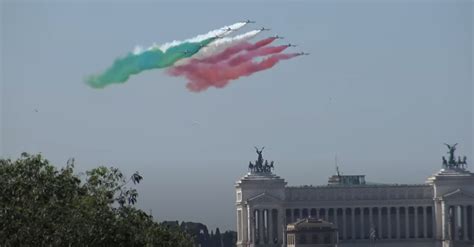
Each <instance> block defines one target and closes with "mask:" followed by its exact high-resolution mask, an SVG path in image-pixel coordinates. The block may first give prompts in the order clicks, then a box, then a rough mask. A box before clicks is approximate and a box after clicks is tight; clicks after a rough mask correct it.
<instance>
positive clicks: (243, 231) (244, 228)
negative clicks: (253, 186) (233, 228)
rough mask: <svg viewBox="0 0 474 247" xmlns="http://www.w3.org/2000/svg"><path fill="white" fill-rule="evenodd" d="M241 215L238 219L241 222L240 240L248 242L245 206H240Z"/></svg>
mask: <svg viewBox="0 0 474 247" xmlns="http://www.w3.org/2000/svg"><path fill="white" fill-rule="evenodd" d="M241 212H242V213H241V216H242V218H241V219H240V222H242V230H241V233H242V237H241V239H240V240H241V241H242V243H247V242H248V215H247V206H242V211H241Z"/></svg>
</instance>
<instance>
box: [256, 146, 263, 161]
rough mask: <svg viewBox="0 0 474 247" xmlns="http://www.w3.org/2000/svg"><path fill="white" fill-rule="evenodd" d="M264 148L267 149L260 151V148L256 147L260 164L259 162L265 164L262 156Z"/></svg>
mask: <svg viewBox="0 0 474 247" xmlns="http://www.w3.org/2000/svg"><path fill="white" fill-rule="evenodd" d="M264 148H265V147H262V149H260V150H258V148H257V147H255V151H256V152H257V154H258V162H259V163H260V162H262V163H263V155H262V152H263V149H264Z"/></svg>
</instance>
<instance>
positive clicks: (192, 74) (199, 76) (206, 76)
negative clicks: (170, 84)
mask: <svg viewBox="0 0 474 247" xmlns="http://www.w3.org/2000/svg"><path fill="white" fill-rule="evenodd" d="M259 46H260V48H257V49H254V50H251V51H248V52H244V53H242V54H239V55H236V56H234V57H233V58H231V59H228V60H224V61H221V62H220V63H212V64H210V63H201V62H199V60H197V59H195V60H192V61H190V62H189V63H188V64H185V65H182V66H176V67H173V68H170V69H169V70H168V71H167V72H168V74H169V75H172V76H180V75H184V76H186V77H188V79H190V81H197V80H211V81H212V80H217V79H214V78H220V77H222V76H223V75H222V74H219V71H228V70H231V69H232V68H233V67H236V66H238V65H240V64H242V63H245V62H247V61H251V60H252V59H254V58H256V57H261V56H267V55H271V54H275V53H280V52H282V51H283V50H285V49H286V48H288V46H286V45H282V46H270V47H262V46H261V45H259ZM210 70H215V71H214V73H210V72H209V71H210ZM203 71H205V72H206V73H203Z"/></svg>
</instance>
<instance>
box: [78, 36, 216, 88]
mask: <svg viewBox="0 0 474 247" xmlns="http://www.w3.org/2000/svg"><path fill="white" fill-rule="evenodd" d="M215 39H216V38H214V37H213V38H209V39H206V40H203V41H201V42H195V43H189V42H186V43H182V44H179V45H177V46H173V47H170V48H169V49H167V50H166V52H163V51H162V50H160V49H158V48H156V49H151V50H147V51H144V52H141V53H139V54H133V53H129V54H128V55H127V56H125V57H123V58H118V59H117V60H115V62H114V63H113V64H112V66H111V67H110V68H108V69H107V70H106V71H105V72H104V73H102V74H99V75H92V76H89V77H88V78H87V79H86V83H87V84H88V85H89V86H91V87H93V88H104V87H106V86H108V85H110V84H116V83H125V82H126V81H127V80H128V78H129V77H130V76H131V75H134V74H138V73H140V72H142V71H145V70H149V69H157V68H165V67H169V66H172V65H173V64H174V63H175V62H176V61H178V60H180V59H183V58H187V57H191V56H192V55H194V54H196V53H197V52H198V51H199V50H200V49H201V48H202V47H204V46H206V45H208V44H209V43H211V42H212V41H214V40H215Z"/></svg>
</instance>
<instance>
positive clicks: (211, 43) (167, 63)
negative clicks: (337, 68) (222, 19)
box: [86, 19, 309, 92]
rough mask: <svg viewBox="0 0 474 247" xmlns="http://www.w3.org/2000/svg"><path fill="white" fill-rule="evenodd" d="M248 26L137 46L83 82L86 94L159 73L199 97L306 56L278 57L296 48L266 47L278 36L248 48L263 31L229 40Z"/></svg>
mask: <svg viewBox="0 0 474 247" xmlns="http://www.w3.org/2000/svg"><path fill="white" fill-rule="evenodd" d="M254 23H256V22H255V21H253V20H250V19H247V20H244V21H241V22H237V23H234V24H232V25H229V26H225V27H222V28H218V29H215V30H211V31H209V32H207V33H205V34H201V35H197V36H195V37H193V38H190V39H186V40H183V41H172V42H168V43H164V44H162V45H156V44H153V45H152V46H150V47H148V48H142V47H140V46H137V47H135V49H134V50H133V52H131V53H129V54H128V55H126V56H124V57H120V58H118V59H116V60H115V62H114V63H113V64H112V66H110V67H109V68H108V69H106V70H105V71H104V72H102V73H100V74H96V75H91V76H89V77H88V78H87V79H86V83H87V84H88V85H89V86H91V87H92V88H104V87H106V86H108V85H111V84H121V83H125V82H126V81H128V80H129V78H130V77H131V76H133V75H135V74H138V73H141V72H143V71H145V70H150V69H158V68H164V69H166V74H168V75H170V76H175V77H184V78H186V79H187V80H188V83H187V85H186V87H187V88H188V89H189V90H190V91H193V92H200V91H204V90H206V89H208V88H209V87H214V88H223V87H225V86H226V85H227V84H228V83H229V82H230V81H232V80H236V79H238V78H240V77H242V76H250V75H251V74H253V73H256V72H259V71H263V70H267V69H269V68H272V67H273V66H274V65H276V64H277V63H278V62H280V61H282V60H287V59H291V58H293V57H296V56H303V55H304V56H306V55H309V53H306V52H297V53H283V51H284V50H286V49H287V48H293V47H297V45H295V44H292V43H288V44H285V45H275V46H273V45H270V44H271V43H272V42H273V41H275V40H278V39H284V37H282V36H279V35H274V36H270V37H267V38H264V39H261V40H259V41H257V42H255V43H252V42H250V40H251V39H253V38H254V37H255V36H257V35H259V34H260V33H263V32H268V31H271V29H270V28H267V27H261V28H258V29H254V30H251V31H249V32H246V33H243V34H239V35H235V36H231V34H232V33H234V32H237V31H239V30H240V29H241V28H243V27H244V26H246V25H248V24H254Z"/></svg>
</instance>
